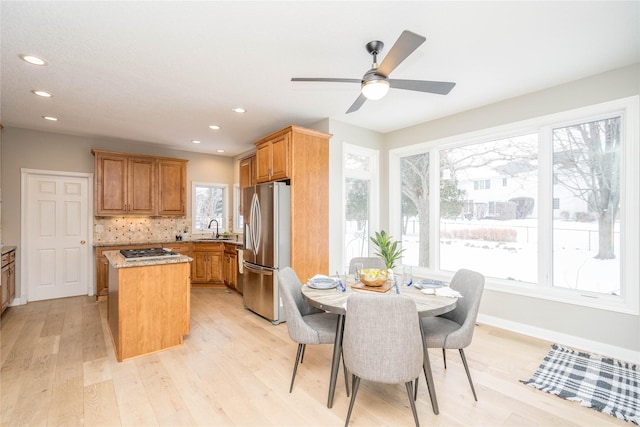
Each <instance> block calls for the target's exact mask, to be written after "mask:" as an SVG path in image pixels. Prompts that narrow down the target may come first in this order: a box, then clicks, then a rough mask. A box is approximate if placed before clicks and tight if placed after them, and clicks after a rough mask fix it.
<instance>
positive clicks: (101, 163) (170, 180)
mask: <svg viewBox="0 0 640 427" xmlns="http://www.w3.org/2000/svg"><path fill="white" fill-rule="evenodd" d="M92 153H93V154H94V156H95V174H96V178H95V205H94V209H95V212H94V215H96V216H114V215H115V216H121V215H145V216H158V215H167V216H184V215H185V205H186V160H179V159H166V158H158V157H154V156H144V155H132V154H127V153H117V152H110V151H102V150H92Z"/></svg>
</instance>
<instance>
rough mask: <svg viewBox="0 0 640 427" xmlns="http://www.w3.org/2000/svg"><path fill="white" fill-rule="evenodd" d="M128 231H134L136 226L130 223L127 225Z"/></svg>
mask: <svg viewBox="0 0 640 427" xmlns="http://www.w3.org/2000/svg"><path fill="white" fill-rule="evenodd" d="M129 231H131V232H134V231H136V226H135V225H133V224H131V225H130V226H129Z"/></svg>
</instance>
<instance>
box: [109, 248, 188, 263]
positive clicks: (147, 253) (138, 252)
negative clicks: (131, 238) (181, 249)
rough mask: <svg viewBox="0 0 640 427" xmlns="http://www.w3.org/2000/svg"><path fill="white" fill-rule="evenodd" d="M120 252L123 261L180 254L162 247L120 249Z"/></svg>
mask: <svg viewBox="0 0 640 427" xmlns="http://www.w3.org/2000/svg"><path fill="white" fill-rule="evenodd" d="M120 253H121V254H122V256H123V257H124V259H125V261H142V260H147V259H160V258H167V257H177V256H180V254H179V253H177V252H173V251H170V250H168V249H164V248H149V249H121V250H120Z"/></svg>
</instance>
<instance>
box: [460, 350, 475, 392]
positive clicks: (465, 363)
mask: <svg viewBox="0 0 640 427" xmlns="http://www.w3.org/2000/svg"><path fill="white" fill-rule="evenodd" d="M458 350H459V351H460V357H461V358H462V364H463V365H464V370H465V371H467V378H469V385H470V386H471V391H472V392H473V398H474V399H475V401H476V402H477V401H478V397H477V396H476V389H475V388H474V387H473V381H471V373H470V372H469V365H468V364H467V358H466V357H464V350H462V349H461V348H460V349H458Z"/></svg>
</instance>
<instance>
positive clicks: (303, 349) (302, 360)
mask: <svg viewBox="0 0 640 427" xmlns="http://www.w3.org/2000/svg"><path fill="white" fill-rule="evenodd" d="M306 349H307V345H306V344H302V354H301V355H300V363H304V351H305V350H306Z"/></svg>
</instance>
